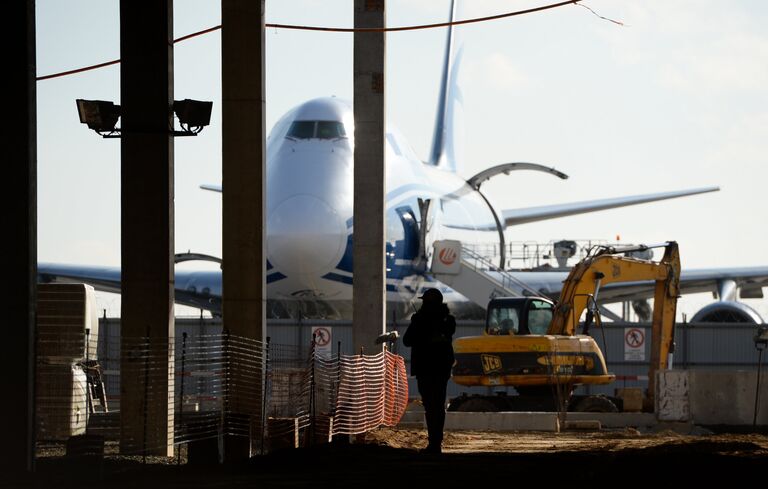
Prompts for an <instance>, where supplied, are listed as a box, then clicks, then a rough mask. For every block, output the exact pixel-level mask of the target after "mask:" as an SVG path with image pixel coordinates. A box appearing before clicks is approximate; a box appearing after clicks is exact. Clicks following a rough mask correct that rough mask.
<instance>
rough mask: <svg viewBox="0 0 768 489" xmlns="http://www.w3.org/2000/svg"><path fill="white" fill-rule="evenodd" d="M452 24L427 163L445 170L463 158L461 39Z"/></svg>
mask: <svg viewBox="0 0 768 489" xmlns="http://www.w3.org/2000/svg"><path fill="white" fill-rule="evenodd" d="M457 4H458V0H452V1H451V21H454V20H456V12H457V10H458V7H457ZM456 34H457V33H456V28H455V27H454V26H450V27H448V34H447V38H446V46H445V59H444V61H443V74H442V79H441V81H440V96H439V99H438V101H437V118H436V120H435V132H434V135H433V137H432V151H431V154H430V158H429V163H430V164H431V165H434V166H437V167H440V168H444V169H446V170H449V171H453V172H456V171H459V170H460V169H461V168H460V167H459V163H460V161H461V160H462V158H463V144H462V143H463V140H462V138H463V133H464V131H463V127H462V123H463V121H464V117H463V115H464V114H463V112H464V107H463V97H462V94H461V89H460V88H459V85H458V77H459V66H460V65H461V58H462V54H463V52H464V47H463V42H462V41H461V39H460V38H459V37H458V36H457V35H456Z"/></svg>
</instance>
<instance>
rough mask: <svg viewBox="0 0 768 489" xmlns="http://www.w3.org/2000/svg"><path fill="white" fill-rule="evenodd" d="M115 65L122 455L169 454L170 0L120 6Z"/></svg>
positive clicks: (128, 2) (171, 268) (171, 246)
mask: <svg viewBox="0 0 768 489" xmlns="http://www.w3.org/2000/svg"><path fill="white" fill-rule="evenodd" d="M120 58H121V60H122V63H121V67H120V98H121V100H120V103H121V105H122V119H121V128H122V140H121V157H122V169H121V197H122V203H121V205H122V207H121V219H122V222H121V224H122V228H121V232H122V241H121V243H122V245H121V252H122V284H121V287H122V312H121V316H122V318H121V333H120V336H121V345H122V347H121V379H120V380H121V382H120V396H121V398H120V427H121V431H120V448H121V450H122V451H123V452H125V453H135V452H137V451H138V452H140V451H142V450H143V449H144V448H145V447H146V448H147V450H148V453H152V454H158V455H172V454H173V387H172V382H173V287H174V275H173V271H174V264H173V253H174V241H173V225H174V218H173V216H174V214H173V212H174V211H173V135H172V134H171V133H170V130H171V129H172V128H173V117H172V115H173V112H172V105H173V1H172V0H155V1H152V2H136V1H131V0H123V1H121V2H120ZM143 336H149V337H150V347H149V350H148V353H149V355H151V358H150V362H149V366H150V371H149V372H150V373H149V374H148V375H145V365H146V363H145V357H146V355H147V350H146V349H145V347H143V346H140V345H138V344H137V343H136V341H135V340H134V339H135V338H138V337H143ZM145 379H146V380H147V382H146V383H145ZM169 383H171V384H170V385H169ZM145 393H146V394H147V395H146V399H145ZM145 421H146V425H145ZM145 435H146V437H145Z"/></svg>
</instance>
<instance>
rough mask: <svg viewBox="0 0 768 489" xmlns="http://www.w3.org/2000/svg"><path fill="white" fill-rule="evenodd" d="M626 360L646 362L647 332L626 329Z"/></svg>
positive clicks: (638, 329)
mask: <svg viewBox="0 0 768 489" xmlns="http://www.w3.org/2000/svg"><path fill="white" fill-rule="evenodd" d="M624 360H625V361H627V360H630V361H645V331H643V330H642V329H640V328H624Z"/></svg>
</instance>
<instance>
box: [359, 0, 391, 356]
mask: <svg viewBox="0 0 768 489" xmlns="http://www.w3.org/2000/svg"><path fill="white" fill-rule="evenodd" d="M385 25H386V15H385V2H384V0H355V28H381V27H385ZM354 38H355V39H354V90H355V95H354V111H355V178H354V183H355V190H354V193H355V197H354V210H353V212H354V247H353V261H354V283H353V286H352V287H353V288H352V294H353V310H352V320H353V325H352V341H353V343H354V348H355V352H359V351H360V348H361V347H362V348H364V349H365V352H366V353H374V350H375V351H381V348H382V347H381V346H376V345H375V344H374V340H375V339H376V337H377V336H379V335H380V334H382V333H383V332H384V331H385V327H386V304H387V302H386V290H387V289H386V260H385V251H386V248H385V244H384V239H385V234H384V230H385V222H384V218H385V210H386V209H385V207H384V205H385V192H386V167H385V165H384V147H385V146H384V145H385V139H384V133H385V131H386V129H385V127H386V126H385V121H384V60H385V54H386V35H385V33H384V32H355V34H354Z"/></svg>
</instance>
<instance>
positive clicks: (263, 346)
mask: <svg viewBox="0 0 768 489" xmlns="http://www.w3.org/2000/svg"><path fill="white" fill-rule="evenodd" d="M95 329H96V331H94V332H93V333H92V332H91V331H87V332H86V334H85V335H83V334H69V333H62V332H61V331H54V330H49V331H46V330H45V329H41V330H40V331H39V334H38V341H37V352H38V354H37V373H36V418H37V426H36V428H37V441H38V454H39V455H40V454H41V453H45V451H46V449H47V448H49V447H51V446H53V445H54V444H57V443H58V444H61V443H62V442H66V441H67V440H70V439H72V438H73V437H74V438H78V435H97V436H98V437H101V438H103V439H104V440H106V441H107V442H110V441H111V442H113V444H115V445H118V444H119V452H120V454H123V455H130V454H134V455H135V454H143V455H146V454H165V455H170V454H173V451H172V450H173V449H174V447H176V450H177V453H178V447H179V446H182V445H185V444H189V443H194V442H197V441H204V440H209V441H214V443H215V441H216V440H219V441H220V440H222V439H223V438H226V437H239V438H245V439H249V440H250V444H251V447H252V448H251V453H252V454H260V453H266V452H268V451H269V450H271V449H275V448H279V447H285V446H299V445H301V444H302V443H309V442H319V441H322V440H325V441H328V440H330V437H332V436H334V435H351V434H358V433H363V432H366V431H369V430H371V429H374V428H376V427H378V426H381V425H385V426H394V425H396V424H397V423H398V422H399V420H400V418H401V416H402V415H403V413H404V412H405V408H406V404H407V402H408V381H407V374H406V369H405V362H404V360H403V358H402V357H401V356H399V355H395V354H393V353H391V352H389V351H386V350H385V351H383V352H379V353H377V354H373V355H363V354H359V355H349V354H342V353H341V352H340V351H338V348H337V351H336V352H328V351H324V350H320V349H318V348H317V347H316V344H315V341H314V339H312V340H310V342H309V343H307V344H305V345H295V344H294V345H286V344H279V343H273V342H271V341H270V339H269V338H268V339H267V341H265V342H260V341H256V340H253V339H249V338H244V337H240V336H236V335H232V334H229V333H228V332H226V331H225V330H224V331H221V332H213V333H211V332H203V331H198V332H197V333H198V334H192V333H190V332H187V331H181V332H180V333H179V334H178V336H177V337H176V338H174V339H172V340H171V341H169V340H167V339H166V340H163V339H157V338H151V337H138V338H122V339H121V337H120V335H119V332H118V334H114V331H109V330H108V329H106V328H102V334H101V335H99V334H98V332H99V331H98V328H95ZM178 329H183V328H178Z"/></svg>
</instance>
